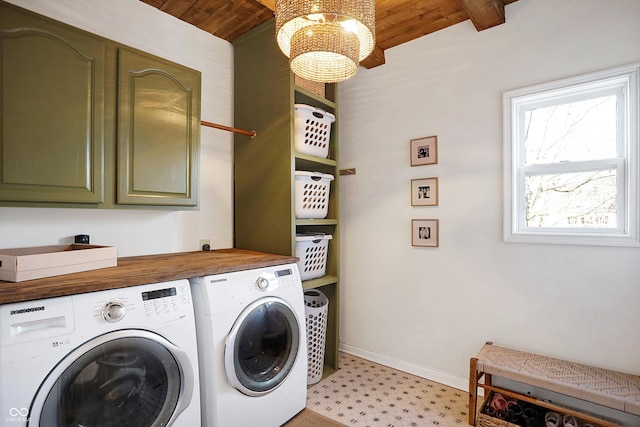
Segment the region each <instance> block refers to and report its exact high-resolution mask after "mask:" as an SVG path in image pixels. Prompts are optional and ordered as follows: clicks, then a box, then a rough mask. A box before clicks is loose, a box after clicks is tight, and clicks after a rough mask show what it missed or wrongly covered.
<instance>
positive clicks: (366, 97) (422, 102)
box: [339, 0, 640, 389]
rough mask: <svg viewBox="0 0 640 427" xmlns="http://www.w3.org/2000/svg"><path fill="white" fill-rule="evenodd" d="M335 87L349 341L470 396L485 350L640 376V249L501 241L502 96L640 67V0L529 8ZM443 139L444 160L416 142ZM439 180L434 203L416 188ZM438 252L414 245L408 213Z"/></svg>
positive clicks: (535, 3)
mask: <svg viewBox="0 0 640 427" xmlns="http://www.w3.org/2000/svg"><path fill="white" fill-rule="evenodd" d="M506 17H507V19H506V24H504V25H500V26H498V27H494V28H492V29H488V30H485V31H482V32H477V31H476V30H475V28H474V27H473V25H472V23H471V22H470V21H467V22H463V23H461V24H458V25H455V26H453V27H450V28H448V29H445V30H442V31H439V32H437V33H435V34H430V35H428V36H426V37H422V38H420V39H417V40H414V41H412V42H410V43H406V44H404V45H401V46H399V47H396V48H393V49H390V50H387V51H386V64H385V65H383V66H381V67H377V68H373V69H371V70H366V69H362V68H361V69H360V71H359V72H358V74H357V75H356V77H355V78H353V79H351V80H349V81H347V82H345V83H343V84H341V87H340V98H339V105H340V112H339V116H340V128H339V129H340V144H341V148H340V167H341V168H351V167H355V168H356V169H357V175H353V176H343V177H342V179H341V182H340V186H341V187H340V195H341V200H340V203H341V204H340V208H341V241H342V245H343V246H342V252H341V257H342V262H341V274H342V281H341V286H342V288H341V289H342V292H341V298H342V301H341V304H342V305H341V331H340V333H341V342H342V348H343V349H346V350H348V351H351V352H354V353H355V354H360V355H363V356H365V357H368V358H370V359H373V360H378V361H381V362H384V363H387V364H389V365H391V366H395V367H399V368H401V369H405V370H407V371H410V372H413V373H416V374H420V375H423V376H426V377H429V378H432V379H435V380H438V381H441V382H444V383H448V384H450V385H454V386H457V387H459V388H462V389H466V388H467V382H466V381H467V378H468V369H469V358H470V357H472V356H473V355H475V354H476V353H477V351H478V350H479V348H480V347H481V346H482V344H483V343H484V342H485V341H487V340H493V341H494V342H495V343H496V344H502V345H506V346H513V347H516V348H521V349H525V350H530V351H534V352H540V353H543V354H547V355H551V356H556V357H561V358H568V359H570V360H574V361H578V362H583V363H589V364H593V365H599V366H602V367H607V368H613V369H618V370H622V371H627V372H631V373H635V374H640V358H638V354H640V334H639V333H638V332H637V330H638V325H640V309H638V307H639V306H640V262H639V261H640V250H639V249H630V248H612V247H591V246H590V247H584V246H583V247H579V246H561V245H534V244H514V243H510V244H506V243H503V242H502V200H503V194H502V93H503V92H504V91H507V90H510V89H515V88H519V87H523V86H528V85H532V84H536V83H541V82H545V81H549V80H554V79H560V78H564V77H569V76H574V75H578V74H582V73H587V72H591V71H596V70H600V69H604V68H608V67H613V66H618V65H623V64H627V63H631V62H635V61H639V60H640V51H639V50H638V41H639V40H640V25H639V24H638V22H640V1H638V0H616V1H603V0H563V1H561V2H558V1H556V0H519V1H518V2H516V3H513V4H511V5H509V6H507V8H506ZM429 135H437V136H438V150H439V152H438V159H439V162H438V164H437V165H430V166H421V167H410V165H409V141H410V139H413V138H419V137H424V136H429ZM433 176H437V177H438V178H439V186H440V194H439V196H440V197H439V199H440V200H439V202H440V205H439V206H438V207H411V204H410V191H409V190H410V180H411V179H415V178H426V177H433ZM412 218H415V219H419V218H437V219H439V220H440V247H439V248H414V247H412V246H411V237H410V222H411V219H412Z"/></svg>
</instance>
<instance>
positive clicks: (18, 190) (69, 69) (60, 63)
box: [0, 22, 105, 203]
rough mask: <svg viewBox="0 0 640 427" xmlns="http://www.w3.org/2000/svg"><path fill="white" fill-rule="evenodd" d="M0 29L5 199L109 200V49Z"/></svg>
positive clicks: (91, 41)
mask: <svg viewBox="0 0 640 427" xmlns="http://www.w3.org/2000/svg"><path fill="white" fill-rule="evenodd" d="M10 27H11V24H10V23H7V22H2V26H1V27H0V64H1V65H0V79H1V82H0V85H1V90H0V97H1V102H0V109H1V110H0V117H1V118H2V131H1V135H0V160H1V161H0V200H2V201H32V202H72V203H100V202H102V201H103V155H104V141H103V139H104V136H103V103H104V99H103V96H104V92H103V86H104V61H105V44H104V42H102V41H101V40H98V39H95V38H92V37H90V36H86V35H84V34H80V33H75V34H74V33H72V32H70V31H66V32H65V30H62V31H61V32H60V34H54V33H53V32H51V31H49V30H43V29H41V28H25V27H24V26H23V27H22V28H19V29H16V30H13V29H11V28H10Z"/></svg>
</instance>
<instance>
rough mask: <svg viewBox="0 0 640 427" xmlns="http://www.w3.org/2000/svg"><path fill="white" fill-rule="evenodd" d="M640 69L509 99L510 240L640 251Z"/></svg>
mask: <svg viewBox="0 0 640 427" xmlns="http://www.w3.org/2000/svg"><path fill="white" fill-rule="evenodd" d="M639 75H640V64H633V65H631V66H626V67H620V68H616V69H612V70H607V71H603V72H598V73H593V74H589V75H585V76H580V77H574V78H570V79H566V80H562V81H557V82H552V83H546V84H542V85H536V86H532V87H528V88H523V89H518V90H514V91H509V92H506V93H505V94H504V123H505V133H504V172H505V175H504V180H505V204H504V209H505V212H504V239H505V241H507V242H537V243H561V244H562V243H564V244H587V245H614V246H640V241H639V238H638V211H639V207H638V200H639V197H638V191H639V190H640V186H639V185H638V163H639V155H638V153H639V150H638V145H639V141H638V127H639V125H638V123H639V121H640V119H639V118H638V114H639V107H638V102H639V101H638V99H639V98H640V96H639V95H638V91H639V89H638V88H639V86H640V81H639V80H640V77H639Z"/></svg>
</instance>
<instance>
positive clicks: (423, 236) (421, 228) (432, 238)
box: [411, 219, 440, 248]
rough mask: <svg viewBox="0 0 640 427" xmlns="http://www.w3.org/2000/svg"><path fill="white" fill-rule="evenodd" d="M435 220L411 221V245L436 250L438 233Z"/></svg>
mask: <svg viewBox="0 0 640 427" xmlns="http://www.w3.org/2000/svg"><path fill="white" fill-rule="evenodd" d="M438 222H439V221H438V220H437V219H412V220H411V245H412V246H422V247H427V248H437V247H438V241H439V235H440V232H439V230H438Z"/></svg>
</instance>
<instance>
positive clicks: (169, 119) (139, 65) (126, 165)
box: [117, 49, 200, 206]
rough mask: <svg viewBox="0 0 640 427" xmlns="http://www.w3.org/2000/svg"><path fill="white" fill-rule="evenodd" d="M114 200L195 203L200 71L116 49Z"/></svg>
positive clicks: (147, 202)
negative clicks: (115, 168)
mask: <svg viewBox="0 0 640 427" xmlns="http://www.w3.org/2000/svg"><path fill="white" fill-rule="evenodd" d="M118 97H119V105H118V194H117V201H118V203H119V204H141V205H179V206H196V205H197V203H198V188H197V183H198V154H199V153H198V151H199V139H200V138H199V132H200V112H199V110H200V73H199V72H197V71H194V70H191V69H188V68H185V67H181V66H179V65H177V64H173V63H170V62H168V61H163V60H161V59H159V58H154V57H150V56H147V55H142V54H137V53H134V52H130V51H127V50H124V49H121V50H120V51H119V68H118Z"/></svg>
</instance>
